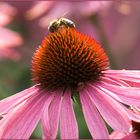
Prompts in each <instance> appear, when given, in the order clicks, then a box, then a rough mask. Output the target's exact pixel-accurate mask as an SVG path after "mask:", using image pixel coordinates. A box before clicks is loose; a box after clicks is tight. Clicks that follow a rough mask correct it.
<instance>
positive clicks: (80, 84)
mask: <svg viewBox="0 0 140 140" xmlns="http://www.w3.org/2000/svg"><path fill="white" fill-rule="evenodd" d="M32 81H33V82H34V83H35V85H34V86H32V87H30V88H28V89H25V90H24V91H21V92H20V93H17V94H15V95H13V96H11V97H8V98H6V99H3V100H2V101H0V115H1V117H2V119H1V121H0V138H1V139H11V138H12V139H28V138H30V136H31V134H32V132H33V131H34V129H35V127H36V125H37V124H38V122H39V121H40V120H41V125H42V138H43V139H55V138H56V135H57V131H58V127H59V125H58V124H59V123H60V137H61V139H78V138H79V132H78V125H77V120H76V117H75V113H74V109H73V100H77V98H76V96H78V97H79V100H80V105H81V107H82V111H83V114H84V118H85V121H86V124H87V126H88V129H89V132H90V134H91V136H92V138H95V139H108V138H109V132H108V130H107V127H106V125H105V122H106V123H107V124H108V125H110V126H111V128H112V129H113V130H115V131H117V132H121V133H127V132H130V130H131V128H132V121H131V120H132V119H131V118H132V116H134V115H135V113H134V112H129V109H128V108H127V107H126V105H127V106H136V107H140V71H138V70H111V69H110V68H109V59H108V56H107V55H106V53H105V51H104V49H103V48H102V47H101V45H100V44H99V43H98V42H97V41H96V40H95V39H94V38H93V37H89V36H87V35H84V34H82V33H81V32H79V31H77V29H76V27H75V24H74V23H73V22H72V21H71V20H69V19H65V18H59V19H56V20H54V21H52V22H51V24H50V26H49V34H48V35H46V37H45V38H44V40H43V41H42V43H41V45H40V47H39V48H37V50H36V52H35V53H34V56H33V59H32ZM130 116H131V117H130ZM104 121H105V122H104Z"/></svg>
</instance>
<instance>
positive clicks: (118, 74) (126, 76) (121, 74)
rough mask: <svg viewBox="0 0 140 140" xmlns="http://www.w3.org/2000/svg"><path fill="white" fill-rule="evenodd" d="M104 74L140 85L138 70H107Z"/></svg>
mask: <svg viewBox="0 0 140 140" xmlns="http://www.w3.org/2000/svg"><path fill="white" fill-rule="evenodd" d="M103 73H104V74H105V75H106V76H107V77H112V78H118V79H122V80H126V81H134V82H139V83H140V71H137V70H106V71H104V72H103Z"/></svg>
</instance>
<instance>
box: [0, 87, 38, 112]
mask: <svg viewBox="0 0 140 140" xmlns="http://www.w3.org/2000/svg"><path fill="white" fill-rule="evenodd" d="M38 91H39V88H37V86H32V87H31V88H28V89H26V90H23V91H21V92H19V93H17V94H15V95H12V96H10V97H8V98H6V99H3V100H1V101H0V114H6V113H7V112H8V111H9V110H10V109H12V108H13V107H14V106H16V105H18V104H20V103H21V102H23V101H25V100H27V99H29V98H30V97H31V96H34V95H35V94H36V93H37V92H38Z"/></svg>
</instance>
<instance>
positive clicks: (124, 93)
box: [99, 82, 140, 107]
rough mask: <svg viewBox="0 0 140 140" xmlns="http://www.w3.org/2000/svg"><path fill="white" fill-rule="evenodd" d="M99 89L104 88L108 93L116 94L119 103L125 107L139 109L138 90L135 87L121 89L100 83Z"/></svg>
mask: <svg viewBox="0 0 140 140" xmlns="http://www.w3.org/2000/svg"><path fill="white" fill-rule="evenodd" d="M100 83H101V85H99V86H100V88H104V89H103V90H106V91H107V92H108V93H111V92H112V95H113V94H116V95H117V96H118V97H119V98H120V99H121V102H123V103H125V104H127V105H134V106H137V107H140V88H136V87H121V86H116V85H112V84H108V83H105V82H100Z"/></svg>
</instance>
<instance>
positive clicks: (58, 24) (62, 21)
mask: <svg viewBox="0 0 140 140" xmlns="http://www.w3.org/2000/svg"><path fill="white" fill-rule="evenodd" d="M63 27H66V28H68V27H69V28H75V24H74V23H73V22H72V21H71V20H69V19H67V18H59V19H55V20H53V21H52V22H50V25H49V27H48V30H49V31H50V32H52V33H54V32H56V31H58V29H59V28H63Z"/></svg>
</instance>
